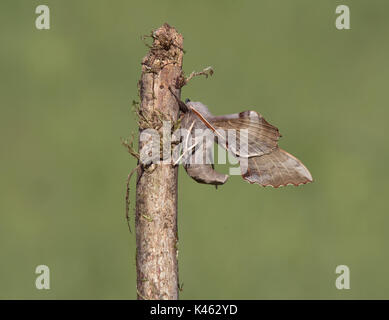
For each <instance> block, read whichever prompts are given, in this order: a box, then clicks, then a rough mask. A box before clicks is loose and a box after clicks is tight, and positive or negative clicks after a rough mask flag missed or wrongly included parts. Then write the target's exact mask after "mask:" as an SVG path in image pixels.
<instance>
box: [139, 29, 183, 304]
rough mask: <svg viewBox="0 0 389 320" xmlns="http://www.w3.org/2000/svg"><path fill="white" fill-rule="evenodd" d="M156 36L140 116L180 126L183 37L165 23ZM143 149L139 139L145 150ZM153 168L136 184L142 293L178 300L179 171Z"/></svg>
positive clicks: (145, 63)
mask: <svg viewBox="0 0 389 320" xmlns="http://www.w3.org/2000/svg"><path fill="white" fill-rule="evenodd" d="M152 38H153V44H152V46H151V48H150V51H149V53H148V54H147V56H146V57H145V58H144V59H143V61H142V76H141V80H140V97H141V105H140V112H141V113H143V114H149V115H150V114H152V113H153V112H155V111H157V112H161V113H162V114H163V115H164V116H166V117H167V118H169V119H170V120H171V121H172V123H174V122H175V121H177V119H178V113H179V106H178V103H177V101H176V99H175V97H174V95H172V93H171V92H170V90H173V91H174V93H175V95H176V96H177V97H180V95H181V90H180V89H179V88H177V87H179V86H177V83H178V81H179V79H182V59H183V49H182V48H183V37H182V35H181V34H179V33H178V32H177V31H176V30H175V29H174V28H172V27H170V26H169V25H168V24H164V25H163V26H162V27H160V28H159V29H157V30H155V31H154V32H153V34H152ZM181 81H182V80H181ZM169 87H170V88H171V89H169ZM154 129H155V128H154ZM140 130H141V129H140ZM159 131H161V129H159ZM161 134H162V133H161ZM142 146H143V144H142V142H141V141H139V150H140V149H141V148H142ZM152 166H154V169H153V170H150V168H147V167H145V168H142V172H141V173H139V174H138V179H139V180H138V182H137V186H136V217H135V230H136V246H137V249H136V269H137V295H138V299H153V300H154V299H170V300H171V299H178V292H179V282H178V262H177V251H178V250H177V243H178V231H177V192H178V190H177V178H178V169H177V166H173V165H172V164H171V163H168V164H167V163H160V164H156V165H152ZM145 217H147V219H146V218H145Z"/></svg>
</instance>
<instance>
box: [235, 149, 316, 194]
mask: <svg viewBox="0 0 389 320" xmlns="http://www.w3.org/2000/svg"><path fill="white" fill-rule="evenodd" d="M241 169H243V166H242V165H241ZM242 177H243V179H244V180H246V181H247V182H249V183H256V184H259V185H261V186H264V187H266V186H272V187H274V188H278V187H281V186H287V185H294V186H299V185H301V184H306V183H308V182H312V181H313V179H312V175H311V173H310V172H309V170H308V169H307V168H306V167H305V166H304V164H303V163H302V162H301V161H300V160H298V159H297V158H296V157H294V156H293V155H291V154H290V153H288V152H286V151H285V150H282V149H281V148H277V149H276V150H274V151H272V152H271V153H269V154H266V155H263V156H260V157H252V158H249V159H248V166H247V167H245V168H244V169H243V170H242Z"/></svg>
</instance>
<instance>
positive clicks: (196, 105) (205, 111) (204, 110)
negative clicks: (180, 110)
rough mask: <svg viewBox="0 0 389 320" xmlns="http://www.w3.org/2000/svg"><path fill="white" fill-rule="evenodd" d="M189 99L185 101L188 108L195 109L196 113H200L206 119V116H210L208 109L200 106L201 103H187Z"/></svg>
mask: <svg viewBox="0 0 389 320" xmlns="http://www.w3.org/2000/svg"><path fill="white" fill-rule="evenodd" d="M187 100H189V99H186V101H185V102H186V105H188V106H189V107H191V108H193V109H195V110H196V111H198V112H200V113H201V115H202V116H204V117H207V116H212V113H211V111H209V109H208V107H207V106H206V105H205V104H202V103H201V102H198V101H190V100H189V101H188V102H187Z"/></svg>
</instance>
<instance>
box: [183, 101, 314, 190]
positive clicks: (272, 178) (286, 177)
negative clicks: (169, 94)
mask: <svg viewBox="0 0 389 320" xmlns="http://www.w3.org/2000/svg"><path fill="white" fill-rule="evenodd" d="M176 98H177V97H176ZM177 100H178V102H179V105H180V110H181V111H182V112H183V117H182V120H181V127H182V128H184V129H186V130H188V133H189V134H192V133H194V132H195V131H196V129H203V130H204V129H209V130H208V131H209V132H211V134H212V135H213V138H214V141H216V142H217V143H218V144H219V145H221V146H222V147H223V148H225V149H226V150H228V151H230V152H232V154H233V155H234V156H236V157H237V158H238V159H239V161H240V166H241V172H242V177H243V179H244V180H246V181H247V182H249V183H256V184H259V185H262V186H272V187H274V188H278V187H280V186H286V185H289V184H291V185H295V186H298V185H300V184H306V183H308V182H312V181H313V179H312V176H311V174H310V172H309V170H308V169H307V168H306V167H305V166H304V165H303V163H302V162H301V161H300V160H298V159H297V158H295V157H294V156H292V155H291V154H289V153H288V152H286V151H284V150H282V149H281V148H279V147H278V140H279V138H280V137H281V135H280V133H279V131H278V129H277V128H276V127H275V126H273V125H271V124H270V123H268V122H267V121H266V120H265V119H264V118H263V117H262V115H260V114H259V113H257V112H256V111H244V112H240V113H234V114H229V115H223V116H214V115H213V114H212V113H211V112H210V111H209V109H208V107H207V106H206V105H204V104H202V103H201V102H192V101H190V100H188V99H187V100H186V103H184V102H182V101H181V100H179V99H178V98H177ZM242 129H245V133H246V142H245V143H243V144H242V143H240V142H241V141H240V137H241V135H240V132H241V131H242ZM226 132H233V134H232V135H230V134H229V135H227V134H226ZM234 133H235V134H234ZM186 140H189V135H188V137H187V139H186ZM190 140H191V141H185V142H184V149H185V147H188V145H191V146H192V149H188V148H187V149H186V152H188V153H189V159H186V161H185V162H184V168H185V170H186V172H187V173H188V174H189V176H191V177H192V178H193V179H194V180H196V181H197V182H200V183H206V184H213V185H220V184H224V183H225V182H226V181H227V179H228V176H227V175H224V174H221V173H218V172H217V171H215V170H214V168H213V164H212V163H213V162H212V160H213V159H212V155H213V153H212V149H213V142H214V141H212V140H209V139H208V140H207V139H206V142H205V143H203V144H199V145H196V139H195V138H190ZM230 140H231V141H232V140H235V142H236V143H234V146H232V145H231V144H230V143H229V142H230ZM200 148H203V149H202V151H203V152H202V153H201V155H200V156H202V157H203V160H208V162H206V161H203V162H202V163H204V164H196V163H195V161H188V160H193V159H194V158H195V157H196V156H197V155H198V153H199V150H200ZM243 149H245V150H244V151H245V152H242V150H243ZM243 160H246V161H245V165H244V166H243V165H242V164H243Z"/></svg>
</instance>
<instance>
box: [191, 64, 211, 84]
mask: <svg viewBox="0 0 389 320" xmlns="http://www.w3.org/2000/svg"><path fill="white" fill-rule="evenodd" d="M213 73H214V71H213V68H212V67H206V68H205V69H204V70H203V71H200V72H195V71H193V72H192V73H191V74H190V75H189V77H188V78H186V79H185V84H187V83H188V82H189V81H190V80H192V79H193V78H194V77H197V76H205V77H206V78H208V76H212V75H213Z"/></svg>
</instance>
